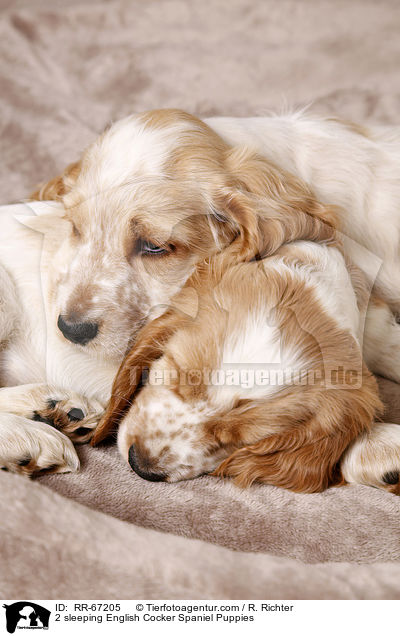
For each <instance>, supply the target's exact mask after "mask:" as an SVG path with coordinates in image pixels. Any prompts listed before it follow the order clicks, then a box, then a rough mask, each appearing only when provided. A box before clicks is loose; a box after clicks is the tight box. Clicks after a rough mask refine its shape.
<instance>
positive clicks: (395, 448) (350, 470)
mask: <svg viewBox="0 0 400 636" xmlns="http://www.w3.org/2000/svg"><path fill="white" fill-rule="evenodd" d="M341 470H342V474H343V477H344V478H345V480H346V481H347V482H349V483H356V484H365V485H366V486H375V487H376V488H382V489H384V490H388V491H389V492H392V493H394V494H395V495H400V425H399V424H375V425H374V427H373V428H372V429H371V431H370V432H369V433H365V434H364V435H361V436H360V437H358V438H357V439H356V440H355V442H353V444H352V445H351V446H350V447H349V448H348V450H347V451H346V453H345V454H344V456H343V458H342V462H341Z"/></svg>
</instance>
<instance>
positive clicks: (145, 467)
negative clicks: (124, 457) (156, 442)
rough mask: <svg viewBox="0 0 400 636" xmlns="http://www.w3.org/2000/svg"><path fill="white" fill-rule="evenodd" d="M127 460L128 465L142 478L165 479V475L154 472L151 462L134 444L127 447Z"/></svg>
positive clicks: (151, 479) (149, 479)
mask: <svg viewBox="0 0 400 636" xmlns="http://www.w3.org/2000/svg"><path fill="white" fill-rule="evenodd" d="M128 461H129V464H130V467H131V468H132V469H133V470H134V471H135V473H137V474H138V475H139V477H143V479H147V481H165V479H166V477H167V476H166V475H164V474H163V473H157V472H154V471H153V470H152V468H151V462H150V460H149V459H148V458H146V457H144V455H141V454H139V453H138V451H137V449H136V448H135V446H134V445H132V446H131V447H130V449H129V453H128Z"/></svg>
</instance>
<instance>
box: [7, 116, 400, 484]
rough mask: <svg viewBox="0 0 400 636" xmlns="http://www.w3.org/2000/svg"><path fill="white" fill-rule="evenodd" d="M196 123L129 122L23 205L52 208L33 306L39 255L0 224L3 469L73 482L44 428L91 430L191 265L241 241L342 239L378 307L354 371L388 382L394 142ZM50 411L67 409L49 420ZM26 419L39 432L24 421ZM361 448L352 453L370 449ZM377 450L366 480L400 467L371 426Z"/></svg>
mask: <svg viewBox="0 0 400 636" xmlns="http://www.w3.org/2000/svg"><path fill="white" fill-rule="evenodd" d="M208 123H209V125H207V124H206V123H205V122H202V121H200V120H199V119H197V118H196V117H193V116H191V115H189V114H187V113H184V112H182V111H177V110H165V111H151V112H147V113H143V114H141V115H137V116H132V117H128V118H126V119H124V120H122V121H119V122H116V123H115V124H113V125H112V126H111V127H110V128H109V129H108V130H106V131H105V132H104V133H103V134H102V135H101V136H100V137H99V138H98V139H97V140H96V141H95V142H94V143H93V144H92V145H91V146H90V147H89V148H88V149H87V150H86V151H85V153H84V154H83V157H82V159H81V160H80V161H78V162H77V163H75V164H73V165H71V166H69V167H68V168H67V169H66V170H65V172H64V174H63V175H61V176H60V177H56V178H55V179H53V180H52V181H50V182H49V183H47V184H46V185H45V186H43V187H42V188H41V189H40V190H39V191H38V192H36V193H35V195H34V198H39V199H52V200H53V199H55V200H57V201H59V202H60V203H61V205H59V206H58V208H57V211H54V213H49V214H43V215H41V216H39V217H36V218H34V219H32V221H30V222H29V225H30V227H32V228H33V229H35V230H37V231H38V232H42V233H43V234H44V242H43V253H42V259H41V265H42V282H43V290H42V289H41V286H40V285H37V284H36V283H35V285H34V290H35V298H34V301H33V302H32V300H31V288H32V286H31V284H30V282H29V281H30V279H31V272H32V267H31V264H30V262H31V258H33V259H37V258H39V257H40V254H41V241H40V240H39V241H37V242H35V244H34V245H33V244H32V245H31V242H32V239H31V237H28V236H26V233H25V232H22V231H21V229H20V228H18V229H16V228H15V227H14V226H11V225H10V227H9V228H7V225H8V223H7V224H6V228H4V224H3V223H2V239H1V241H0V265H3V266H4V267H5V270H6V271H5V276H4V278H3V277H2V272H1V271H0V300H1V299H2V297H5V298H6V302H5V303H2V305H1V306H0V347H1V351H0V365H1V378H0V386H2V387H3V388H2V389H1V398H2V400H1V404H0V466H5V467H8V468H9V469H11V470H16V471H18V472H28V471H29V473H31V472H34V471H36V470H39V469H43V468H49V467H51V466H53V467H54V466H55V467H56V469H57V470H58V469H61V470H68V469H75V468H76V467H77V466H78V460H77V457H76V454H75V452H74V449H73V447H72V444H71V443H70V441H69V440H68V439H67V438H66V436H64V438H61V437H60V435H61V433H60V434H59V435H58V436H55V433H53V435H52V439H53V438H54V439H53V442H54V443H53V442H51V440H49V438H50V437H51V436H50V431H51V430H53V431H55V429H51V427H48V426H47V424H46V421H49V422H54V421H62V424H63V426H62V429H63V430H65V431H66V432H68V431H70V429H71V426H70V422H69V420H68V421H67V419H68V413H69V412H70V410H72V409H73V408H74V407H75V408H76V407H79V408H80V410H81V411H82V414H84V415H85V419H88V420H89V421H88V422H84V421H83V420H82V423H81V424H80V425H77V424H76V423H75V425H74V426H75V428H77V429H81V428H83V429H84V437H85V438H86V437H87V436H90V432H88V431H87V430H85V429H88V428H90V427H93V421H92V420H93V417H95V416H96V414H97V413H98V410H99V403H100V407H101V405H102V404H103V403H105V402H107V399H108V398H109V395H110V390H111V385H112V378H113V377H114V373H115V372H116V371H117V369H118V366H119V364H120V363H121V361H122V359H123V356H124V353H125V351H126V349H127V347H129V345H130V343H131V342H132V338H134V337H135V334H136V333H137V332H138V331H139V329H140V328H141V327H142V326H143V325H145V324H147V323H150V322H151V321H153V320H154V319H155V318H157V317H159V316H161V315H162V314H163V313H164V312H165V311H166V309H167V307H168V305H169V303H170V300H171V298H172V297H173V296H174V295H175V294H176V293H177V292H178V291H179V290H180V289H182V287H183V286H184V285H185V282H186V281H187V280H188V278H189V277H190V276H191V275H192V273H193V271H194V270H195V269H196V266H197V264H198V263H199V262H201V261H202V260H204V258H206V257H209V256H213V255H215V254H217V253H219V252H224V251H225V250H226V249H227V248H229V247H230V246H231V244H232V243H233V242H235V241H236V240H237V239H238V238H239V239H240V242H241V259H242V260H244V261H246V260H247V261H251V260H252V259H257V258H265V257H267V256H269V255H272V254H273V253H274V252H275V251H276V250H278V249H279V248H280V247H281V246H282V245H283V244H284V243H286V242H289V241H296V240H309V241H324V240H326V238H327V237H328V236H330V233H331V231H332V228H333V227H339V228H341V230H342V231H344V232H345V233H346V234H347V235H348V236H345V237H344V243H345V252H346V253H347V254H351V255H352V257H353V260H354V261H355V262H356V263H357V264H358V265H360V266H361V268H362V269H363V270H364V271H365V272H366V276H367V280H368V284H369V286H370V287H371V286H372V284H373V283H374V282H375V279H376V289H377V290H378V292H379V293H380V295H381V298H382V300H381V302H379V303H374V304H372V305H370V308H369V311H368V313H367V319H366V324H365V346H364V355H365V360H366V364H367V366H368V367H369V369H370V370H371V371H372V372H376V373H380V374H381V375H384V376H386V377H389V378H391V379H394V380H396V381H400V327H399V325H398V324H397V323H396V321H395V316H394V312H395V311H396V310H397V305H396V298H397V300H398V298H399V296H400V292H399V289H400V288H399V280H400V279H399V277H398V276H397V273H398V241H399V234H400V224H399V221H398V216H396V214H395V213H396V210H397V209H398V207H396V205H397V203H396V202H397V201H398V197H397V198H396V196H395V195H396V192H397V189H396V188H397V187H398V186H397V180H396V174H397V172H396V170H397V167H398V161H397V158H396V157H397V155H396V151H395V148H396V144H395V140H394V138H393V139H392V140H391V139H389V137H385V136H384V135H383V134H382V135H379V134H376V135H375V136H374V138H372V137H371V138H368V137H367V136H365V135H361V134H359V133H355V132H354V131H352V130H350V129H349V128H348V127H346V126H344V125H342V124H338V123H335V122H327V121H323V120H321V121H314V122H311V121H309V120H307V119H303V118H299V117H298V116H291V117H289V118H287V119H284V120H280V119H279V118H278V119H274V118H270V119H268V118H260V119H256V120H253V119H249V120H248V119H246V120H226V119H215V120H212V121H211V120H210V121H209V122H208ZM377 164H378V165H377ZM382 166H383V167H382ZM296 174H298V175H300V177H302V178H303V179H302V178H298V177H297V176H295V175H296ZM333 175H335V177H334V176H333ZM371 175H372V176H373V178H370V177H371ZM314 190H315V192H316V193H317V195H318V196H316V194H315V192H314ZM380 193H387V194H388V196H387V197H382V196H381V194H380ZM330 201H331V202H333V203H334V204H336V205H337V207H335V208H333V207H332V206H331V205H329V202H330ZM393 202H394V203H396V205H394V203H393ZM364 212H365V215H366V216H365V218H364V216H363V214H364ZM389 219H391V221H390V222H389ZM5 230H6V233H5ZM8 237H9V238H8ZM9 248H11V249H9ZM21 254H23V258H21ZM373 254H377V255H378V257H379V258H378V259H377V262H378V266H376V263H375V264H374V263H372V265H373V266H372V267H371V260H370V257H371V256H372V255H373ZM372 260H373V259H372ZM382 261H384V262H383V264H382ZM380 265H382V267H381V268H380V269H379V266H380ZM377 274H378V277H377V278H376V275H377ZM15 283H16V287H15V288H14V287H13V286H14V285H15ZM7 290H9V291H10V293H9V294H8V291H7ZM42 291H43V292H44V293H43V294H42ZM43 301H44V311H43V306H42V305H43ZM21 305H22V306H21ZM2 316H4V321H3V319H2ZM14 318H15V320H14ZM15 325H18V329H15V328H14V327H15ZM46 333H47V335H48V342H44V344H43V340H46V338H45V334H46ZM34 383H36V386H33V384H34ZM24 385H26V386H24ZM49 385H50V386H49ZM16 387H18V388H16ZM71 391H72V392H73V395H70V392H71ZM77 394H78V395H77ZM16 395H17V396H18V400H16ZM78 398H79V399H78ZM87 399H89V400H90V401H92V400H95V401H96V402H95V403H94V404H91V405H89V404H87V403H86V402H85V400H87ZM54 403H56V404H58V405H62V406H63V405H64V404H65V405H66V407H67V410H66V409H64V408H58V407H56V410H57V413H54V408H50V406H53V404H54ZM49 408H50V410H51V412H50V413H49ZM59 411H62V413H61V414H59V413H58V412H59ZM35 413H38V414H39V417H41V418H42V419H44V420H45V422H37V423H34V422H32V418H33V417H35ZM58 415H60V416H58ZM46 426H47V428H45V427H46ZM17 430H19V431H21V434H20V435H16V431H17ZM81 433H82V431H81ZM74 435H75V433H74ZM55 437H57V439H55ZM38 441H39V443H37V442H38ZM74 441H75V440H74ZM359 441H360V443H361V452H362V449H363V448H364V447H365V445H366V444H368V443H369V442H368V441H367V440H366V438H360V440H359ZM67 442H69V443H68V444H67ZM381 442H382V443H381ZM374 444H375V446H376V449H377V453H378V454H379V462H378V465H377V467H376V473H378V471H379V469H380V468H381V467H382V466H383V465H386V464H385V462H386V459H385V454H384V450H385V449H386V447H387V446H388V447H389V449H390V452H388V460H387V461H388V463H389V464H390V465H391V464H392V456H393V454H395V453H396V454H397V461H398V463H400V459H399V458H400V452H399V449H400V427H395V430H394V429H393V428H390V427H388V428H385V427H382V429H379V433H378V434H377V437H376V439H374ZM66 447H68V453H67V455H68V460H66V458H65V452H64V451H65V449H66ZM382 449H383V451H382ZM50 451H51V452H50ZM382 453H383V456H382ZM32 456H33V457H34V461H31V460H32ZM371 457H374V453H372V455H371ZM27 460H29V461H28V464H26V462H27ZM371 461H372V460H371ZM27 466H28V468H27Z"/></svg>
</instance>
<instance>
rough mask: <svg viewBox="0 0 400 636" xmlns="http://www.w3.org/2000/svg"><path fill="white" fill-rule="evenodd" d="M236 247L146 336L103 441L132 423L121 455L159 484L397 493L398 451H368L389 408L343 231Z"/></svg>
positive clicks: (124, 371)
mask: <svg viewBox="0 0 400 636" xmlns="http://www.w3.org/2000/svg"><path fill="white" fill-rule="evenodd" d="M237 256H238V254H237V253H235V246H234V244H233V246H232V247H231V248H230V249H228V250H226V251H225V252H224V253H222V254H220V255H217V256H215V257H213V258H210V259H207V260H206V261H204V262H203V263H201V264H200V265H199V266H198V267H197V268H196V272H195V273H194V274H193V275H192V276H191V277H190V279H189V280H188V282H187V284H186V285H185V286H184V288H183V289H182V291H181V292H180V293H179V294H178V295H177V296H176V297H175V298H174V299H173V301H172V304H171V307H170V309H169V310H168V311H167V312H166V313H165V314H164V315H163V316H161V317H160V318H158V319H156V320H155V321H153V322H152V323H150V324H148V325H147V326H146V327H144V329H143V330H142V331H141V332H140V333H139V337H138V339H137V341H136V344H135V346H134V347H133V349H132V350H131V352H130V353H129V354H128V356H127V357H126V358H125V360H124V362H123V363H122V365H121V367H120V369H119V372H118V374H117V377H116V380H115V382H114V386H113V391H112V398H111V401H110V404H109V406H108V409H107V411H106V414H105V416H104V417H103V419H102V421H101V422H100V425H99V427H98V428H97V430H96V433H95V437H94V440H93V442H94V443H97V442H99V441H101V440H102V439H104V437H106V436H107V435H108V434H109V433H110V432H111V430H112V429H113V428H114V426H115V425H116V424H118V423H120V426H119V431H118V447H119V450H120V452H121V454H122V456H123V457H124V458H125V459H126V460H127V461H128V462H129V464H130V465H131V467H132V469H133V470H134V471H135V472H136V473H137V474H138V475H140V476H141V477H143V478H145V479H148V480H152V481H168V482H173V481H178V480H181V479H190V478H193V477H196V476H198V475H201V474H203V473H210V472H211V473H213V474H215V475H220V476H230V477H233V478H234V479H235V481H236V483H238V484H239V485H241V486H248V485H249V484H251V483H253V482H254V481H262V482H266V483H268V484H273V485H276V486H281V487H284V488H289V489H291V490H294V491H302V492H316V491H321V490H323V489H325V488H327V487H328V486H332V485H341V484H344V483H346V481H348V482H353V481H356V482H360V481H362V480H363V481H362V483H368V484H370V485H374V486H378V487H381V488H386V489H388V490H391V491H392V492H397V493H399V489H398V485H397V484H393V473H394V472H395V471H396V470H397V468H396V467H397V465H398V459H397V458H396V454H395V453H392V455H391V456H390V449H387V450H388V452H387V454H386V460H385V462H386V463H385V462H384V463H383V464H380V463H379V462H377V461H375V462H374V461H371V457H369V456H368V452H367V451H368V449H369V447H368V444H369V440H370V436H371V435H375V433H376V431H377V430H379V427H380V426H382V425H378V424H375V423H374V419H375V417H376V414H377V413H378V412H379V410H380V409H381V406H382V405H381V402H380V400H379V396H378V391H377V385H376V381H375V379H374V378H373V376H372V375H371V373H370V372H369V371H368V369H367V367H366V365H365V363H364V362H363V360H362V353H361V344H360V343H361V335H362V332H363V318H364V317H365V309H366V301H367V299H368V293H366V292H367V287H366V286H365V280H364V277H363V276H362V275H361V273H360V272H359V270H358V269H357V268H355V267H353V266H351V265H350V264H348V263H347V266H346V263H345V259H344V257H343V255H342V253H341V250H340V249H339V248H338V246H336V245H335V243H334V239H333V233H332V241H331V242H329V243H328V244H325V245H323V244H316V243H311V242H306V241H297V242H293V243H291V244H288V245H285V246H283V247H281V248H280V249H278V250H277V252H276V253H275V254H274V255H272V256H270V257H267V258H264V259H260V260H257V261H251V262H238V260H237ZM385 426H386V427H389V429H390V427H391V426H393V427H394V428H396V427H395V425H388V424H386V425H385ZM357 439H358V440H363V442H360V441H358V442H356V444H358V446H357V448H356V450H355V451H353V450H352V447H351V445H352V444H353V443H354V442H355V440H357ZM349 447H350V450H347V449H348V448H349ZM361 447H362V448H361ZM355 455H357V458H356V462H354V458H355ZM343 457H344V461H342V460H343ZM382 471H383V472H382ZM388 482H389V483H388Z"/></svg>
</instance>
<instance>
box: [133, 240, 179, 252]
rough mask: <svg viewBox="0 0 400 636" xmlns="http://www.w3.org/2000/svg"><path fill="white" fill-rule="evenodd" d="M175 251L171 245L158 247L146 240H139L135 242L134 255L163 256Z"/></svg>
mask: <svg viewBox="0 0 400 636" xmlns="http://www.w3.org/2000/svg"><path fill="white" fill-rule="evenodd" d="M175 249H176V248H175V245H172V243H168V244H167V245H165V244H164V245H158V244H157V243H153V241H150V240H148V239H144V238H139V239H137V241H136V244H135V250H134V253H135V254H136V255H139V256H165V255H167V254H171V253H172V252H174V251H175Z"/></svg>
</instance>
